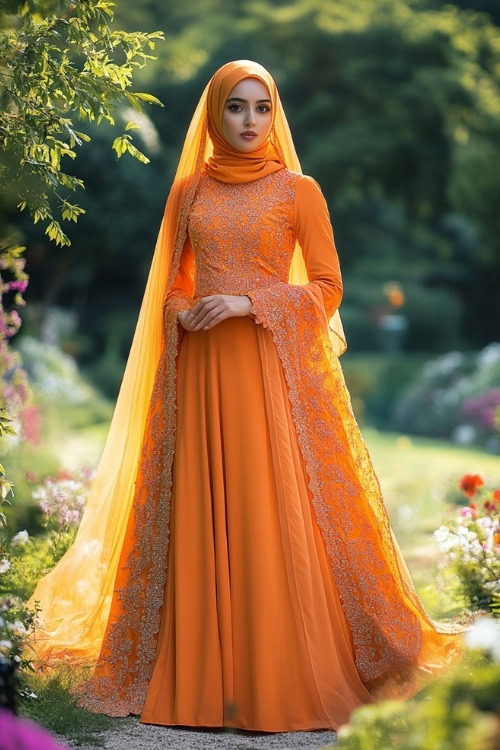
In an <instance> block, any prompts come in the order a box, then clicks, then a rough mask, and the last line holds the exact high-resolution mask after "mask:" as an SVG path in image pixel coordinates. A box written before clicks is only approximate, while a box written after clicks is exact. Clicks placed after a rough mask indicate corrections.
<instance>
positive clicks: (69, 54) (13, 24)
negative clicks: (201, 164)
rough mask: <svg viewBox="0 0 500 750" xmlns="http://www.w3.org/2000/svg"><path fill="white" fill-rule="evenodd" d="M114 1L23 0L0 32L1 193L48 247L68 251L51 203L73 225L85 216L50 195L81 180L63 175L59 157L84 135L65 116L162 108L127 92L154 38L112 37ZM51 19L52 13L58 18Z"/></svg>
mask: <svg viewBox="0 0 500 750" xmlns="http://www.w3.org/2000/svg"><path fill="white" fill-rule="evenodd" d="M114 6H115V3H114V2H110V0H99V2H97V3H96V2H93V1H92V0H81V1H80V2H78V3H73V2H71V1H70V0H63V2H58V3H53V2H36V1H35V0H31V1H30V2H26V3H24V4H23V5H22V6H20V8H19V12H18V14H17V15H13V16H11V17H10V25H6V27H5V29H3V32H2V33H1V34H0V69H1V70H0V98H1V101H2V106H3V109H4V117H3V120H2V123H1V124H0V178H1V180H2V186H3V191H4V192H7V193H8V192H9V191H12V193H15V195H16V196H17V198H18V199H19V202H18V203H17V207H18V208H19V209H20V210H24V209H25V208H26V207H28V209H29V211H30V214H31V216H32V219H33V221H34V222H35V223H36V222H38V221H39V220H43V221H46V222H47V226H46V229H45V232H46V234H48V236H49V238H50V239H51V240H54V241H55V243H56V244H57V245H70V244H71V242H70V239H69V237H68V236H67V235H66V234H65V233H64V231H63V230H62V227H61V224H60V223H59V220H58V218H57V217H56V215H55V213H54V212H53V208H52V206H51V204H50V199H51V198H53V197H56V198H57V199H58V200H59V211H60V214H61V217H62V218H63V219H66V220H71V221H75V222H76V221H77V218H78V216H79V215H80V214H82V213H84V209H83V208H81V207H80V206H78V205H76V204H72V203H70V202H69V201H68V200H67V198H65V197H64V196H63V195H62V194H60V193H59V190H60V189H61V188H65V189H67V190H72V191H74V190H76V188H77V187H83V182H82V181H81V180H79V179H77V178H76V177H74V176H72V175H70V174H67V173H65V172H63V170H62V163H61V162H62V158H63V157H64V156H69V157H70V158H71V159H75V157H76V152H75V150H74V147H75V146H76V145H78V146H81V145H82V142H83V141H89V140H90V137H89V136H88V135H87V134H86V133H84V132H81V131H79V130H76V128H74V127H73V125H72V120H71V118H70V117H68V115H71V114H73V115H76V116H78V117H79V118H80V119H82V120H84V119H88V120H89V121H96V123H97V124H100V123H101V121H102V120H103V119H105V120H107V121H108V122H109V123H111V124H114V118H113V114H112V113H113V110H114V108H115V107H116V105H117V104H119V103H120V102H128V103H130V104H132V105H133V107H134V108H135V109H136V110H137V111H138V112H142V105H141V102H148V103H152V104H156V105H160V106H163V105H162V103H161V102H160V100H159V99H158V98H157V97H155V96H153V95H151V94H146V93H142V92H132V91H129V90H128V89H129V88H130V86H131V85H132V76H133V73H134V68H143V67H144V66H145V65H146V63H147V61H148V60H155V59H156V58H155V56H154V55H151V54H149V53H148V52H147V51H146V50H147V49H149V50H152V49H154V48H155V40H156V39H164V35H163V32H161V31H154V32H150V33H143V32H126V31H122V30H119V29H116V30H112V29H111V27H110V23H111V22H112V20H113V14H114ZM57 14H59V15H57ZM123 138H124V139H127V147H126V148H125V149H115V150H116V151H117V155H118V157H120V156H122V154H123V153H125V151H127V152H128V153H130V154H131V155H132V156H134V157H135V158H137V159H139V160H140V161H142V162H144V163H148V161H149V160H148V159H147V157H146V156H145V155H144V154H143V153H142V152H141V151H139V149H137V147H135V146H134V145H132V144H131V143H130V136H128V135H125V136H123Z"/></svg>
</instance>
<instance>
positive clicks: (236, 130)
mask: <svg viewBox="0 0 500 750" xmlns="http://www.w3.org/2000/svg"><path fill="white" fill-rule="evenodd" d="M271 107H272V103H271V97H270V95H269V91H268V89H267V86H265V85H264V84H263V83H262V81H259V80H258V79H257V78H244V79H243V80H242V81H240V82H239V83H237V84H236V86H234V88H233V89H232V90H231V93H230V94H229V96H228V98H227V99H226V103H225V105H224V115H223V118H222V132H223V133H224V137H225V138H226V140H227V141H228V142H229V143H230V144H231V146H234V148H237V149H238V150H239V151H253V150H254V149H256V148H258V147H259V146H260V145H261V144H262V143H264V141H266V140H267V138H268V136H269V132H270V130H271V122H272V111H271ZM246 130H250V131H252V132H253V133H256V135H255V136H254V137H253V138H245V137H244V136H242V133H244V132H245V131H246Z"/></svg>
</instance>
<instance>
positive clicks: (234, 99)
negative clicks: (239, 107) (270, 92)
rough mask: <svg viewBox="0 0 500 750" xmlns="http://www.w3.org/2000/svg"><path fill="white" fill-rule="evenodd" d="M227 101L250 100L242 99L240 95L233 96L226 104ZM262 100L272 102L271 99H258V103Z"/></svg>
mask: <svg viewBox="0 0 500 750" xmlns="http://www.w3.org/2000/svg"><path fill="white" fill-rule="evenodd" d="M227 102H248V99H240V97H239V96H232V97H231V98H230V99H228V100H227V101H226V104H227ZM260 102H269V104H271V100H270V99H257V104H260Z"/></svg>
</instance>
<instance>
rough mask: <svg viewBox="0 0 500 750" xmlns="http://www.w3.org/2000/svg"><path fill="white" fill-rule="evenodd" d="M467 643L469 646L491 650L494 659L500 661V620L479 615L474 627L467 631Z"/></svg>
mask: <svg viewBox="0 0 500 750" xmlns="http://www.w3.org/2000/svg"><path fill="white" fill-rule="evenodd" d="M465 644H466V645H467V646H469V648H482V649H485V650H486V651H489V652H490V654H491V656H492V657H493V659H494V660H495V661H497V662H500V622H497V621H496V620H494V619H493V617H487V616H484V617H478V619H477V620H476V621H475V623H474V624H473V627H472V628H471V629H470V630H468V631H466V633H465Z"/></svg>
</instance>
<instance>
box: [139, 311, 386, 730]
mask: <svg viewBox="0 0 500 750" xmlns="http://www.w3.org/2000/svg"><path fill="white" fill-rule="evenodd" d="M177 372H178V377H177V432H176V451H175V456H174V464H173V470H172V471H173V474H172V477H173V485H172V505H171V516H170V535H169V547H168V570H167V579H166V583H165V591H164V602H163V606H162V610H161V624H160V631H159V633H158V642H157V650H156V658H155V664H154V670H153V674H152V678H151V681H150V684H149V688H148V693H147V697H146V702H145V705H144V709H143V712H142V714H141V716H140V721H141V722H143V723H151V724H163V725H185V726H193V727H200V726H202V727H203V726H204V727H233V728H240V729H246V730H255V731H268V732H285V731H300V730H304V731H306V730H315V729H333V730H337V729H338V728H339V727H340V726H341V725H342V724H345V723H347V722H348V720H349V715H350V713H351V712H352V710H353V709H354V708H356V707H357V706H359V705H362V704H363V703H372V702H374V699H373V698H372V696H371V695H370V693H369V692H368V690H367V689H366V688H365V686H364V685H363V683H362V682H361V680H360V677H359V674H358V672H357V669H356V665H355V661H354V651H353V641H352V633H351V630H350V627H349V624H348V622H347V620H346V618H345V616H344V613H343V609H342V606H341V603H340V598H339V593H338V590H337V586H336V584H335V577H334V575H333V571H332V568H331V563H330V561H329V558H328V555H327V552H326V548H325V544H324V541H323V539H322V536H321V532H320V529H319V526H318V524H317V521H316V517H315V513H314V508H313V505H312V495H311V492H310V489H309V488H308V485H307V474H306V470H305V465H304V463H303V459H302V456H301V453H300V450H299V445H298V441H297V433H296V428H295V425H294V422H293V418H292V411H291V405H290V400H289V395H288V390H287V385H286V379H285V374H284V371H283V368H282V364H281V361H280V359H279V356H278V352H277V350H276V347H275V345H274V342H273V340H272V336H271V332H270V331H269V330H268V329H266V328H264V327H262V326H260V325H258V324H256V323H255V322H254V321H253V320H251V319H250V318H248V317H231V318H228V319H226V320H224V321H222V322H221V323H219V324H218V325H216V326H214V327H213V328H211V329H208V330H206V331H203V330H200V331H193V332H188V331H183V336H182V341H181V345H180V349H179V355H178V359H177ZM338 522H339V523H342V519H339V520H338Z"/></svg>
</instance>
